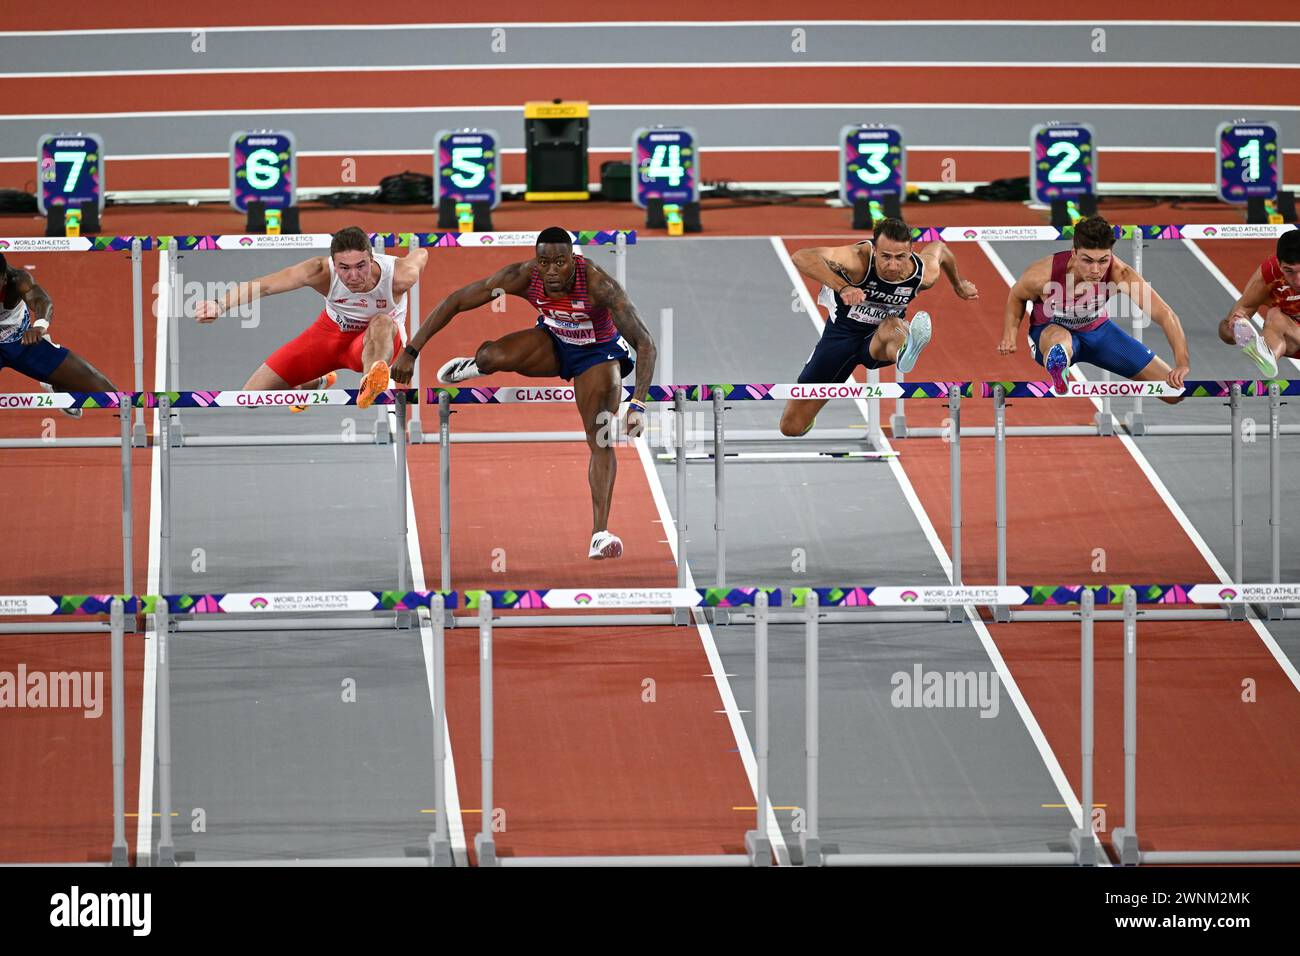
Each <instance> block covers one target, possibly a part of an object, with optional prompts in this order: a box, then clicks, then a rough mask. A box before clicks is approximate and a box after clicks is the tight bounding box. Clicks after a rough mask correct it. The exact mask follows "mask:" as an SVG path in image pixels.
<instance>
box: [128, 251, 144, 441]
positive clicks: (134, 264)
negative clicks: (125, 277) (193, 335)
mask: <svg viewBox="0 0 1300 956" xmlns="http://www.w3.org/2000/svg"><path fill="white" fill-rule="evenodd" d="M142 248H143V247H142V244H141V242H140V239H139V237H138V236H137V237H136V238H135V239H132V240H131V311H132V320H131V339H132V352H133V361H134V365H135V390H136V392H137V393H139V392H143V391H144V275H143V269H144V265H143V258H144V257H143V256H142V255H141V249H142ZM129 407H130V406H128V408H129ZM131 444H132V445H134V446H135V447H136V448H144V447H145V446H146V445H148V444H149V436H148V434H147V432H146V431H145V426H144V406H143V405H141V406H140V408H139V409H137V410H136V412H135V424H134V425H133V426H132V428H131Z"/></svg>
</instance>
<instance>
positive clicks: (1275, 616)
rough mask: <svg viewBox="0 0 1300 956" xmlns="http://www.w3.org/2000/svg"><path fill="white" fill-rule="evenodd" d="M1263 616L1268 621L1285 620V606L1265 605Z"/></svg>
mask: <svg viewBox="0 0 1300 956" xmlns="http://www.w3.org/2000/svg"><path fill="white" fill-rule="evenodd" d="M1264 617H1265V618H1266V619H1267V620H1270V621H1284V620H1286V608H1284V607H1282V605H1280V604H1268V605H1265V607H1264Z"/></svg>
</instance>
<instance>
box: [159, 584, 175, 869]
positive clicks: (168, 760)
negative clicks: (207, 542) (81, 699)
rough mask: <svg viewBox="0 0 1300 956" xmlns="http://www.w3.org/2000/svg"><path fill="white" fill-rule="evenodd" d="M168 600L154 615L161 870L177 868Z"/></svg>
mask: <svg viewBox="0 0 1300 956" xmlns="http://www.w3.org/2000/svg"><path fill="white" fill-rule="evenodd" d="M169 610H170V609H169V608H168V606H167V602H166V600H161V601H159V605H158V609H157V611H156V612H155V613H154V640H156V641H157V642H158V652H157V653H158V673H157V675H156V681H155V684H154V696H155V700H154V710H155V712H156V714H157V718H156V719H157V723H156V725H155V731H154V733H155V737H156V749H157V752H158V820H159V831H158V851H157V853H158V855H157V865H158V866H175V865H176V846H175V844H174V843H173V842H172V690H171V688H172V684H171V656H170V647H169V646H168V644H169V639H170V634H169V631H170V630H171V615H170V614H169Z"/></svg>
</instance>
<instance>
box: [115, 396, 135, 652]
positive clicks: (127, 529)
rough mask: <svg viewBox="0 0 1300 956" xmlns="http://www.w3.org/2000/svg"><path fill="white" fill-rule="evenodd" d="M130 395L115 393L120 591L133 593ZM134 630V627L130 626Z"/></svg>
mask: <svg viewBox="0 0 1300 956" xmlns="http://www.w3.org/2000/svg"><path fill="white" fill-rule="evenodd" d="M131 414H132V411H131V396H130V393H128V392H118V393H117V417H118V419H119V424H120V425H121V426H122V593H123V594H134V593H135V561H134V548H135V519H134V515H135V506H134V500H133V499H134V495H133V492H132V488H133V486H134V478H135V476H134V474H133V472H132V468H131ZM132 630H134V627H132Z"/></svg>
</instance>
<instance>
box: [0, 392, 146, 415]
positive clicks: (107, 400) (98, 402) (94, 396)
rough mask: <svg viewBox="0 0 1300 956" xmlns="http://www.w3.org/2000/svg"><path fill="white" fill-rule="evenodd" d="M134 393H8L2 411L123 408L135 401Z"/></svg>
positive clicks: (0, 405) (2, 397)
mask: <svg viewBox="0 0 1300 956" xmlns="http://www.w3.org/2000/svg"><path fill="white" fill-rule="evenodd" d="M135 397H136V396H135V393H134V392H6V393H4V394H0V409H19V410H22V409H35V410H37V411H39V410H41V409H47V408H121V407H122V405H123V403H125V404H128V405H129V404H131V403H132V402H133V401H134V400H135Z"/></svg>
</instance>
